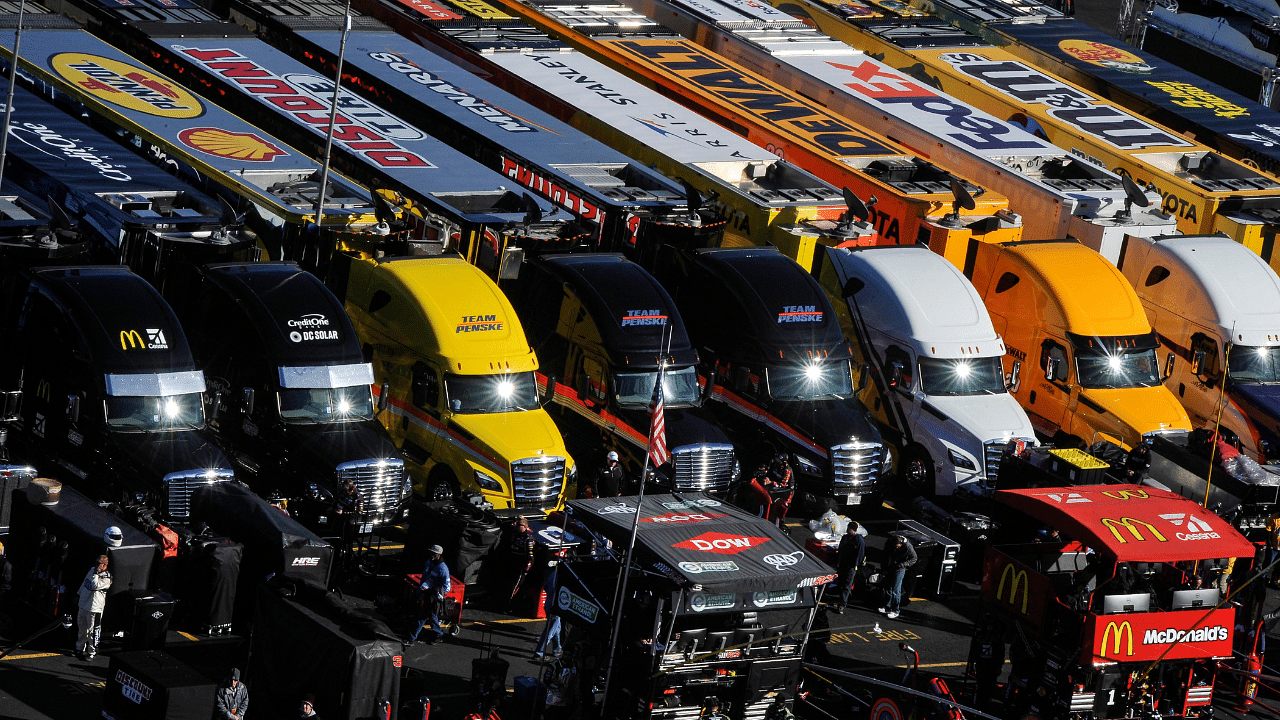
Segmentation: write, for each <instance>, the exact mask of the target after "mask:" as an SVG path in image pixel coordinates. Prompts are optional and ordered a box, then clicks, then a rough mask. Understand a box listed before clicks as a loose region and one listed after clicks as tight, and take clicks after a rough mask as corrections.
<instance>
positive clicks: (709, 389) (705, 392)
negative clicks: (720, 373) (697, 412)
mask: <svg viewBox="0 0 1280 720" xmlns="http://www.w3.org/2000/svg"><path fill="white" fill-rule="evenodd" d="M715 394H716V373H715V370H712V371H711V372H709V373H707V382H706V383H704V384H703V386H702V402H706V401H708V400H710V399H711V397H712V396H713V395H715Z"/></svg>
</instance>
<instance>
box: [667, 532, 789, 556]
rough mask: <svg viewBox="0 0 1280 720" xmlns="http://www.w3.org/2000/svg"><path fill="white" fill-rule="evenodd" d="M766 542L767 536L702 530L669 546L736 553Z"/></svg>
mask: <svg viewBox="0 0 1280 720" xmlns="http://www.w3.org/2000/svg"><path fill="white" fill-rule="evenodd" d="M767 542H769V538H766V537H752V536H746V535H728V534H726V533H718V532H704V533H702V534H701V535H699V536H697V537H692V538H689V539H688V540H685V541H683V542H678V543H676V544H674V545H672V546H671V547H677V548H684V549H686V550H701V551H703V552H712V553H718V554H720V555H737V554H738V553H740V552H742V551H743V550H750V549H751V548H753V547H759V546H760V545H763V544H765V543H767Z"/></svg>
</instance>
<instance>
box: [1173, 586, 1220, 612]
mask: <svg viewBox="0 0 1280 720" xmlns="http://www.w3.org/2000/svg"><path fill="white" fill-rule="evenodd" d="M1217 604H1218V589H1217V588H1204V589H1201V590H1174V591H1173V604H1172V605H1171V606H1170V607H1169V609H1170V610H1186V609H1188V608H1200V607H1202V608H1211V607H1213V606H1214V605H1217Z"/></svg>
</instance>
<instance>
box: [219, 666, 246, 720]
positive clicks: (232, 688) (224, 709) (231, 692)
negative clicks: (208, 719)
mask: <svg viewBox="0 0 1280 720" xmlns="http://www.w3.org/2000/svg"><path fill="white" fill-rule="evenodd" d="M248 709H249V688H248V687H246V686H245V684H244V683H242V682H240V668H231V674H229V675H227V678H226V679H225V680H223V681H222V684H221V685H219V686H218V691H217V693H216V694H215V695H214V698H213V720H243V718H244V714H245V712H246V711H247V710H248Z"/></svg>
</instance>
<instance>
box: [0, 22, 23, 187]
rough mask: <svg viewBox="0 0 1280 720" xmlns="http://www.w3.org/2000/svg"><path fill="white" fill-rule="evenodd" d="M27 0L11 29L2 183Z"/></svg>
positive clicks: (1, 154) (0, 160) (1, 140)
mask: <svg viewBox="0 0 1280 720" xmlns="http://www.w3.org/2000/svg"><path fill="white" fill-rule="evenodd" d="M26 14H27V0H22V2H21V3H20V4H19V5H18V27H17V29H15V30H14V31H13V58H12V59H11V60H10V62H9V94H8V96H7V97H6V98H5V101H4V137H3V138H0V184H3V183H4V160H5V156H6V155H8V153H9V123H10V120H11V119H12V118H13V84H14V83H15V82H17V80H18V50H19V49H20V48H21V47H22V19H23V17H25V16H26Z"/></svg>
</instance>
